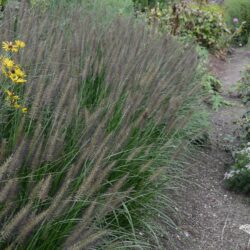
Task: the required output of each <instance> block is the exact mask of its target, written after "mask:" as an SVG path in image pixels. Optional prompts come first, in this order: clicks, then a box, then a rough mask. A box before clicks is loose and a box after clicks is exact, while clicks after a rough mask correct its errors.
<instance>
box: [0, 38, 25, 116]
mask: <svg viewBox="0 0 250 250" xmlns="http://www.w3.org/2000/svg"><path fill="white" fill-rule="evenodd" d="M24 47H25V42H23V41H21V40H16V41H14V42H8V41H6V42H2V50H3V51H2V53H1V55H0V74H1V75H3V76H4V78H5V81H3V82H2V83H1V85H0V89H1V90H2V93H3V95H4V96H5V101H6V102H7V104H8V106H10V107H12V108H15V109H19V110H21V112H22V113H26V112H27V111H28V109H27V108H26V107H23V106H22V105H21V104H20V97H19V96H18V95H16V94H15V92H14V90H13V88H14V87H15V85H20V84H24V83H26V81H27V80H26V74H25V72H24V71H23V70H22V68H21V67H20V65H18V64H16V63H15V61H14V60H13V53H18V52H19V50H20V49H22V48H24Z"/></svg>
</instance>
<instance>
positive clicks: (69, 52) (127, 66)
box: [0, 2, 207, 250]
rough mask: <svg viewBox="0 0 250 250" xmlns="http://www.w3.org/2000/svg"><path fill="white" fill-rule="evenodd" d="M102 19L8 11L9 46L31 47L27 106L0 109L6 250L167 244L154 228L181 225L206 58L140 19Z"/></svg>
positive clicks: (60, 10) (0, 230) (4, 31)
mask: <svg viewBox="0 0 250 250" xmlns="http://www.w3.org/2000/svg"><path fill="white" fill-rule="evenodd" d="M96 20H99V19H98V18H96V17H95V16H93V15H92V14H89V12H86V10H84V9H82V7H80V6H78V5H75V6H74V7H73V6H71V7H69V8H65V7H64V6H61V7H60V5H58V6H57V8H55V9H49V10H48V11H46V12H43V11H41V10H37V9H36V8H33V9H29V8H28V7H27V6H26V4H25V2H23V3H22V5H21V6H20V9H19V12H18V14H17V16H16V17H14V18H13V13H12V12H11V10H10V9H9V8H8V7H7V8H6V9H5V14H4V20H3V22H2V24H1V27H0V32H1V39H2V40H3V41H11V40H13V39H16V38H18V39H22V40H24V41H25V42H26V44H27V46H26V49H25V50H24V51H23V52H22V53H21V54H20V55H19V60H18V61H19V62H20V64H21V65H22V66H23V68H24V69H25V71H26V72H27V75H28V77H27V80H28V81H27V83H26V84H25V89H24V91H23V93H21V94H22V96H24V99H25V101H24V102H25V103H24V104H25V106H27V107H28V108H29V110H28V113H27V114H25V115H23V114H21V113H20V112H16V111H14V110H12V111H10V110H6V109H4V108H3V106H2V105H0V123H1V126H0V149H1V150H0V225H1V227H0V249H5V248H8V247H9V249H37V250H39V249H41V250H44V249H125V248H128V249H137V248H138V249H153V248H154V247H155V248H157V249H160V248H161V242H160V240H159V237H158V236H159V235H161V234H162V231H161V228H160V227H158V226H157V225H156V224H155V222H156V221H160V222H161V223H164V225H165V227H166V229H165V230H174V229H175V224H174V222H173V217H172V214H173V211H174V203H173V202H172V201H171V200H170V199H169V197H168V196H169V194H171V193H172V192H173V191H172V190H173V188H174V187H176V185H177V184H178V182H179V179H180V173H181V170H182V168H183V164H182V161H184V159H185V156H186V154H188V152H189V151H190V150H191V148H192V147H191V146H192V141H193V140H195V139H196V138H197V137H199V135H200V134H202V133H203V132H204V130H205V129H206V125H207V124H206V121H207V120H206V113H205V112H204V110H203V108H202V107H203V106H202V103H201V97H202V94H203V92H202V88H201V85H200V84H199V80H200V75H199V72H197V64H198V60H197V55H196V53H195V51H194V49H193V48H191V47H188V48H185V49H184V48H183V47H182V46H180V44H179V43H178V42H177V41H176V40H174V39H173V38H171V37H169V36H164V37H159V36H156V34H155V33H153V32H151V31H149V30H148V29H147V27H145V26H144V25H141V24H139V23H138V22H135V21H134V20H132V19H130V20H127V19H124V18H121V17H117V18H116V19H115V21H114V22H112V23H111V24H109V25H108V26H103V25H102V24H100V23H99V22H97V21H96ZM3 101H4V100H3V99H2V96H0V102H3ZM162 190H164V195H163V194H162ZM163 209H164V212H163ZM166 232H168V231H164V233H166ZM166 234H168V233H166ZM170 249H173V248H172V247H171V246H170Z"/></svg>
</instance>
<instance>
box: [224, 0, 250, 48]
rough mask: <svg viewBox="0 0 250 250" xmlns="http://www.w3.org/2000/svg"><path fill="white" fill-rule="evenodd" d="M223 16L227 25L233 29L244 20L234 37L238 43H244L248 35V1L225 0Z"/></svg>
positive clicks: (249, 15) (249, 31) (249, 32)
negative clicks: (238, 32) (239, 30)
mask: <svg viewBox="0 0 250 250" xmlns="http://www.w3.org/2000/svg"><path fill="white" fill-rule="evenodd" d="M224 6H225V16H226V20H227V23H228V25H230V27H231V29H232V30H234V29H235V28H238V27H239V26H240V25H241V23H243V22H245V24H244V26H243V28H242V31H241V32H240V34H238V35H237V36H236V37H235V41H236V42H237V43H238V44H242V45H244V44H246V43H247V42H248V38H249V35H250V1H248V0H225V3H224Z"/></svg>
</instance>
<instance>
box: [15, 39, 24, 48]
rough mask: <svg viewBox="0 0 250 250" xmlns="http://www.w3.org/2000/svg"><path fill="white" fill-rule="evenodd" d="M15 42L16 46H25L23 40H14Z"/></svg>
mask: <svg viewBox="0 0 250 250" xmlns="http://www.w3.org/2000/svg"><path fill="white" fill-rule="evenodd" d="M15 44H16V46H17V47H18V48H24V47H25V46H26V44H25V42H23V41H21V40H16V41H15Z"/></svg>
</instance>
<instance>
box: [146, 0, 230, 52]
mask: <svg viewBox="0 0 250 250" xmlns="http://www.w3.org/2000/svg"><path fill="white" fill-rule="evenodd" d="M215 10H216V11H215ZM148 20H149V22H150V23H151V24H154V25H155V24H157V25H159V27H160V29H161V30H163V31H165V30H168V31H169V32H170V33H171V34H173V35H178V36H180V37H183V38H185V39H195V40H196V41H197V43H198V44H200V45H201V46H204V47H206V48H208V49H210V50H212V51H218V50H221V49H224V48H226V47H227V46H228V41H229V38H230V36H231V33H230V30H229V29H228V28H227V25H226V23H225V20H224V16H223V11H222V9H221V8H220V7H219V6H218V5H214V4H207V5H205V6H204V7H200V5H197V4H194V3H191V4H189V3H186V2H181V3H179V4H174V5H173V6H172V7H171V9H162V8H160V7H159V6H156V7H155V8H153V9H151V10H150V11H149V12H148ZM163 28H165V29H163Z"/></svg>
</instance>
